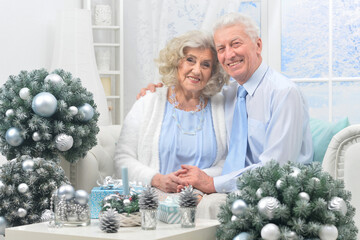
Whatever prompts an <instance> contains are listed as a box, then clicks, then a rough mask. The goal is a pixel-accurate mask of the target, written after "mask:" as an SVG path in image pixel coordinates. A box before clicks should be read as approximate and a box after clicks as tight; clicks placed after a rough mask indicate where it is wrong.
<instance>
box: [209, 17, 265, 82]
mask: <svg viewBox="0 0 360 240" xmlns="http://www.w3.org/2000/svg"><path fill="white" fill-rule="evenodd" d="M214 42H215V46H216V50H217V56H218V59H219V62H220V64H221V65H222V67H223V68H224V70H225V71H226V72H227V73H228V74H229V75H230V76H231V77H233V78H234V79H235V80H236V81H237V82H238V83H239V84H244V83H245V82H246V81H247V80H248V79H249V78H250V77H251V76H252V75H253V73H254V72H255V71H256V69H257V68H258V67H259V66H260V64H261V49H262V42H261V39H260V38H258V39H257V40H256V42H253V41H252V40H251V39H250V37H249V36H248V35H247V34H246V33H245V31H244V27H243V26H242V25H240V24H236V25H231V26H227V27H224V28H221V29H218V30H217V31H216V32H215V34H214Z"/></svg>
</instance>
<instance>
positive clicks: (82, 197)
mask: <svg viewBox="0 0 360 240" xmlns="http://www.w3.org/2000/svg"><path fill="white" fill-rule="evenodd" d="M75 201H76V202H78V203H79V204H81V205H85V204H87V203H88V202H89V194H88V193H87V192H86V191H85V190H77V191H76V192H75Z"/></svg>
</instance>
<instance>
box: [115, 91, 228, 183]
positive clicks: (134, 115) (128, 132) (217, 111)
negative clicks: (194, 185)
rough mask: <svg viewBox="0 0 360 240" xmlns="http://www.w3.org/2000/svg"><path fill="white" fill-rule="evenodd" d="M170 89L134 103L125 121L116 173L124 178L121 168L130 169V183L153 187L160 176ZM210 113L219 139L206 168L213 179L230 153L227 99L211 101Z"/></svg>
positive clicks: (119, 145) (217, 95)
mask: <svg viewBox="0 0 360 240" xmlns="http://www.w3.org/2000/svg"><path fill="white" fill-rule="evenodd" d="M167 91H168V88H166V87H163V88H158V89H157V90H156V92H155V93H149V92H148V93H147V94H146V95H145V96H144V97H142V98H140V99H139V100H137V101H136V102H135V104H134V105H133V107H132V108H131V110H130V112H129V113H128V115H127V116H126V118H125V121H124V124H123V126H122V130H121V134H120V138H119V141H118V143H117V147H116V151H115V158H114V164H115V173H116V176H117V177H121V168H122V166H127V167H128V175H129V180H130V181H137V182H141V183H142V184H148V185H150V184H151V180H152V178H153V177H154V175H155V174H157V173H159V166H160V159H159V138H160V130H161V125H162V121H163V118H164V112H165V106H166V101H167ZM211 110H212V118H213V125H214V130H215V136H216V144H217V155H216V159H215V161H214V164H213V165H212V166H211V167H210V168H207V169H203V170H204V171H205V172H206V173H207V174H208V175H210V176H218V175H220V174H221V171H222V167H223V165H224V161H225V158H226V154H227V147H226V128H225V119H224V98H223V96H222V95H221V94H216V95H215V96H213V97H212V98H211Z"/></svg>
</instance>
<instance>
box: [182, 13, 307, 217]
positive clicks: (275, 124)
mask: <svg viewBox="0 0 360 240" xmlns="http://www.w3.org/2000/svg"><path fill="white" fill-rule="evenodd" d="M259 35H260V32H259V28H258V27H257V26H256V24H255V23H254V22H253V20H252V19H251V18H249V17H247V16H244V15H242V14H239V13H230V14H228V15H225V16H223V17H221V18H220V19H218V21H217V22H216V24H215V26H214V42H215V46H216V49H217V57H218V59H219V62H220V63H221V65H222V67H223V68H224V70H225V71H226V72H227V73H228V74H229V75H230V76H231V77H232V79H233V80H235V81H232V82H231V83H230V84H229V85H228V86H226V87H224V88H223V90H222V94H223V95H224V96H225V120H226V128H227V135H228V146H229V151H228V156H227V158H226V161H225V164H224V169H223V172H222V175H221V176H218V177H210V176H208V175H207V174H205V173H204V172H203V171H201V170H200V169H199V168H197V167H194V166H189V165H183V166H182V168H183V169H181V170H180V171H179V176H180V177H181V179H182V181H181V183H180V185H179V186H178V190H179V189H181V188H182V187H183V185H188V184H191V185H193V186H194V187H195V188H197V189H199V190H201V191H203V192H204V193H215V192H218V193H227V192H231V191H234V190H236V179H237V178H238V177H239V176H240V175H241V174H242V173H243V172H244V171H247V170H249V169H252V168H254V167H257V166H261V165H263V164H264V163H266V162H268V161H270V160H272V159H274V160H276V161H278V162H280V163H285V162H287V161H296V162H299V163H310V162H311V161H312V158H313V148H312V140H311V133H310V127H309V114H308V107H307V104H306V101H305V100H304V98H303V96H302V94H301V92H300V90H299V89H298V87H297V86H296V85H295V84H294V83H293V82H291V81H290V80H289V79H288V78H286V77H285V76H283V75H281V74H280V73H278V72H276V71H274V70H273V69H272V68H270V67H269V66H267V65H266V64H265V63H264V62H263V61H262V57H261V50H262V41H261V38H260V36H259ZM184 170H185V171H184ZM184 172H185V173H184ZM211 195H213V196H215V199H213V200H211V199H209V200H210V201H208V202H209V203H210V204H209V206H211V207H214V206H213V205H212V203H214V202H219V201H218V200H220V198H221V200H223V199H224V196H225V194H220V195H222V196H221V197H220V198H219V195H216V194H215V195H214V194H211ZM208 196H210V195H208ZM204 197H207V196H204ZM201 202H202V203H200V204H204V203H206V201H201ZM220 202H221V201H220ZM215 216H216V215H215Z"/></svg>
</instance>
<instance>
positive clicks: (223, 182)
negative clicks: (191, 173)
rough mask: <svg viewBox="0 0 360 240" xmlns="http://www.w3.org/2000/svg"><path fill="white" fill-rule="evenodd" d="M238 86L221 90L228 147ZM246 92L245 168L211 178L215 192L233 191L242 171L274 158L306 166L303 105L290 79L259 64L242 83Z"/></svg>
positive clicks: (308, 143) (308, 146) (308, 149)
mask: <svg viewBox="0 0 360 240" xmlns="http://www.w3.org/2000/svg"><path fill="white" fill-rule="evenodd" d="M238 87H239V84H238V83H237V82H236V81H232V82H230V84H229V85H228V86H225V87H224V88H223V91H222V93H223V95H224V97H225V121H226V131H227V136H228V139H227V140H228V146H229V141H230V135H231V127H232V124H233V123H232V120H233V115H234V108H235V103H236V92H237V88H238ZM243 87H244V88H245V89H246V91H247V92H248V95H247V96H246V110H247V114H248V149H247V153H246V159H245V168H244V169H240V170H238V171H234V172H231V173H229V174H226V175H223V176H218V177H215V178H214V185H215V189H216V191H217V192H231V191H234V190H236V180H237V177H238V176H239V175H241V174H242V173H243V172H244V171H247V170H249V169H252V168H254V167H257V166H261V165H263V164H265V163H266V162H268V161H270V160H272V159H274V160H276V161H278V162H279V163H280V164H284V163H286V162H288V161H295V162H299V163H310V162H311V161H312V159H313V147H312V139H311V132H310V126H309V113H308V106H307V103H306V101H305V99H304V97H303V96H302V94H301V92H300V90H299V88H298V87H297V86H296V84H295V83H293V82H292V81H291V80H289V79H288V78H286V77H285V76H283V75H281V74H280V73H278V72H276V71H275V70H273V69H272V68H270V67H268V66H267V65H266V64H265V63H261V65H260V66H259V68H258V69H257V70H256V71H255V73H254V74H253V75H252V76H251V78H250V79H249V80H248V81H247V82H246V83H244V84H243Z"/></svg>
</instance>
